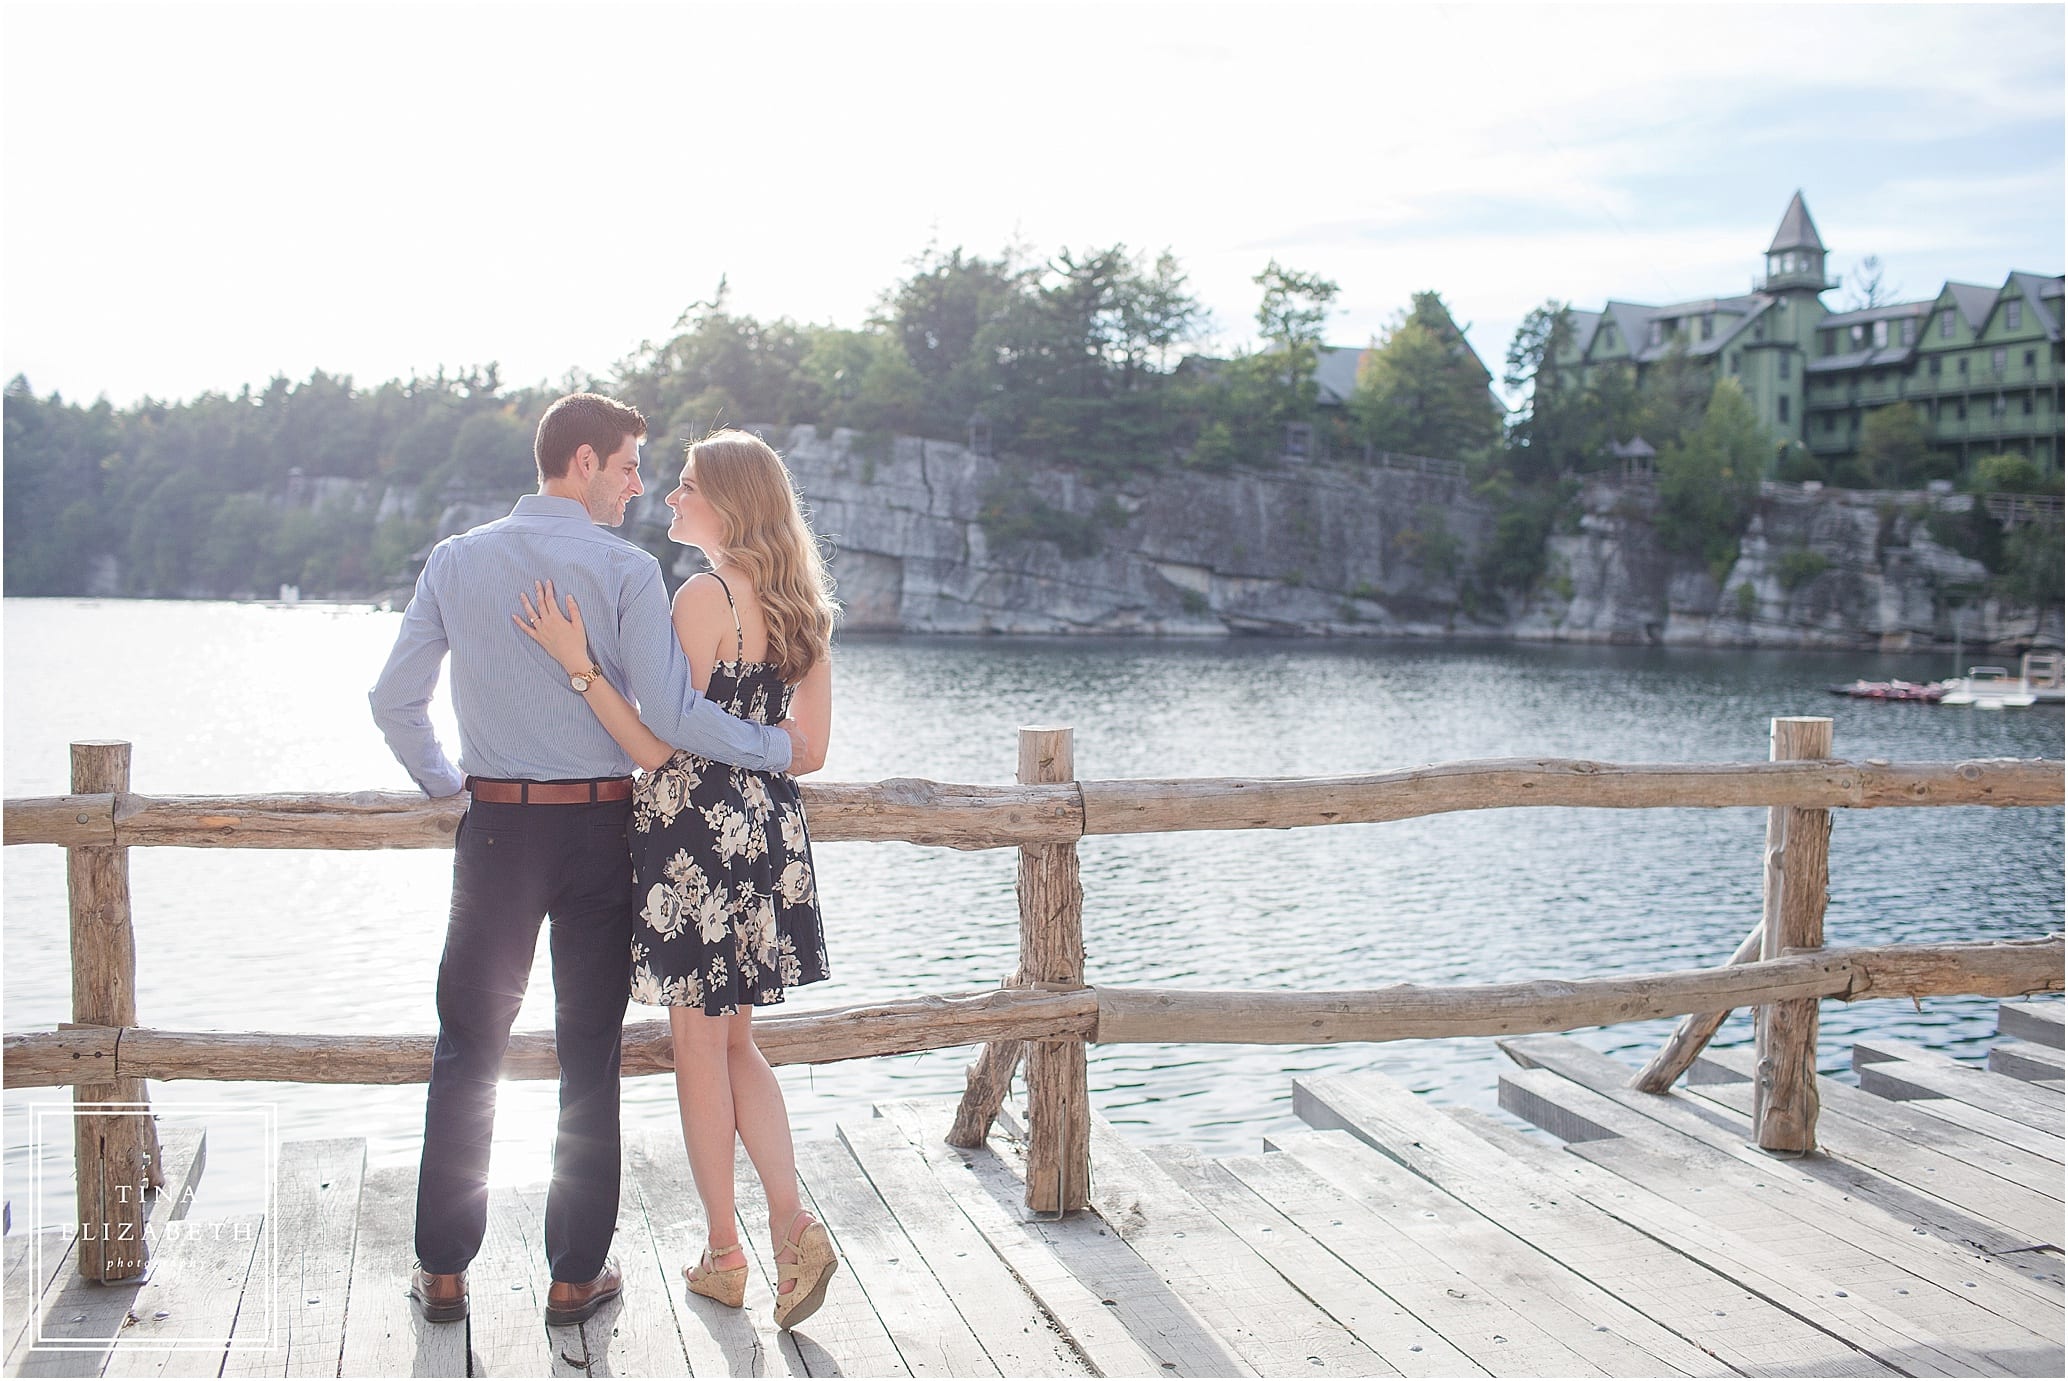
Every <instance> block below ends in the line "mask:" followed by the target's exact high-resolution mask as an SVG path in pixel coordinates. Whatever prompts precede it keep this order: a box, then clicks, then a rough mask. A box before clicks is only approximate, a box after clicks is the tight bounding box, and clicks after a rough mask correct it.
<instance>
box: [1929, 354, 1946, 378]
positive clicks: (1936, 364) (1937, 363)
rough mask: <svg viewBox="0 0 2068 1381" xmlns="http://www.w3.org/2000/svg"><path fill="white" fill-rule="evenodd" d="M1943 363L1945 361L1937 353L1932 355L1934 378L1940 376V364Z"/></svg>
mask: <svg viewBox="0 0 2068 1381" xmlns="http://www.w3.org/2000/svg"><path fill="white" fill-rule="evenodd" d="M1942 363H1944V361H1942V360H1941V359H1940V358H1939V357H1938V356H1937V355H1934V356H1932V363H1931V376H1932V377H1933V378H1934V379H1936V378H1938V377H1939V366H1940V365H1941V364H1942Z"/></svg>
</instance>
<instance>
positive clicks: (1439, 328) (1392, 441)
mask: <svg viewBox="0 0 2068 1381" xmlns="http://www.w3.org/2000/svg"><path fill="white" fill-rule="evenodd" d="M1350 411H1351V414H1352V416H1354V417H1355V418H1356V419H1357V422H1358V424H1359V428H1360V430H1361V431H1362V433H1363V436H1364V439H1365V440H1367V441H1369V442H1371V443H1372V445H1374V446H1377V447H1380V448H1382V449H1384V450H1388V451H1405V452H1407V453H1409V454H1412V455H1425V456H1442V457H1446V458H1450V457H1477V456H1482V455H1484V454H1486V453H1487V452H1489V451H1491V450H1492V449H1493V447H1494V446H1495V444H1496V443H1497V442H1498V441H1499V440H1500V434H1501V410H1500V407H1499V405H1498V404H1496V403H1495V402H1494V399H1493V395H1492V394H1490V393H1489V392H1488V391H1487V377H1486V370H1485V369H1484V368H1483V367H1482V366H1481V365H1480V363H1479V360H1478V359H1477V357H1475V356H1474V355H1473V353H1472V350H1471V348H1470V347H1469V346H1468V345H1466V343H1465V338H1464V335H1463V333H1461V332H1460V331H1459V330H1458V328H1457V325H1456V323H1455V322H1454V321H1453V320H1452V318H1451V315H1450V312H1449V311H1448V310H1447V309H1446V308H1445V307H1444V305H1443V299H1442V297H1441V296H1439V295H1438V294H1436V293H1433V292H1421V293H1416V294H1415V296H1414V301H1413V305H1412V306H1411V307H1410V308H1409V309H1408V310H1407V311H1405V312H1402V313H1401V314H1400V315H1399V316H1397V317H1395V318H1394V321H1393V324H1392V326H1391V327H1390V328H1389V329H1388V330H1387V332H1386V334H1385V336H1384V337H1383V338H1381V339H1380V340H1379V341H1378V342H1377V343H1376V344H1374V345H1373V347H1372V348H1371V350H1370V351H1369V352H1368V353H1367V354H1366V356H1365V359H1364V363H1363V366H1362V367H1361V368H1360V369H1359V370H1358V373H1357V389H1356V392H1355V393H1354V394H1352V396H1351V399H1350Z"/></svg>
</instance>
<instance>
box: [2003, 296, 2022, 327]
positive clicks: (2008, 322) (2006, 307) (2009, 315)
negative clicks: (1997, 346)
mask: <svg viewBox="0 0 2068 1381" xmlns="http://www.w3.org/2000/svg"><path fill="white" fill-rule="evenodd" d="M2024 324H2025V304H2024V303H2022V302H2015V301H2013V302H2006V303H2004V304H2003V325H2004V329H2005V330H2007V331H2015V330H2017V329H2018V328H2020V327H2021V326H2023V325H2024Z"/></svg>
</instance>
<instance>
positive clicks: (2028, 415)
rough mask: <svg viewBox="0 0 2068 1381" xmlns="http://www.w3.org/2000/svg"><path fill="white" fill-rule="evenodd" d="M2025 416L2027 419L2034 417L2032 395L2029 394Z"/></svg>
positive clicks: (2026, 396) (2026, 397)
mask: <svg viewBox="0 0 2068 1381" xmlns="http://www.w3.org/2000/svg"><path fill="white" fill-rule="evenodd" d="M2025 415H2026V416H2027V417H2030V416H2031V415H2032V395H2031V394H2029V393H2028V394H2026V395H2025Z"/></svg>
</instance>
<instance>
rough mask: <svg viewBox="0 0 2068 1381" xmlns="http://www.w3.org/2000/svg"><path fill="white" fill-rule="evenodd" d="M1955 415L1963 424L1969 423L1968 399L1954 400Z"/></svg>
mask: <svg viewBox="0 0 2068 1381" xmlns="http://www.w3.org/2000/svg"><path fill="white" fill-rule="evenodd" d="M1953 415H1954V417H1955V418H1957V419H1959V420H1960V421H1962V422H1965V421H1967V399H1965V398H1956V399H1954V400H1953Z"/></svg>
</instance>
